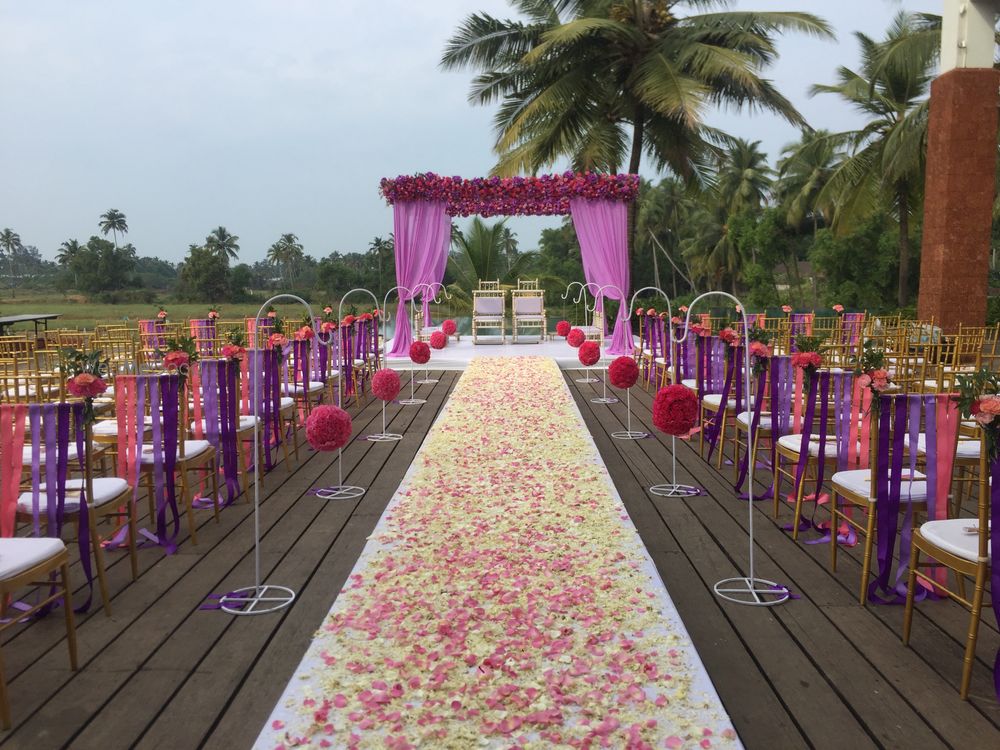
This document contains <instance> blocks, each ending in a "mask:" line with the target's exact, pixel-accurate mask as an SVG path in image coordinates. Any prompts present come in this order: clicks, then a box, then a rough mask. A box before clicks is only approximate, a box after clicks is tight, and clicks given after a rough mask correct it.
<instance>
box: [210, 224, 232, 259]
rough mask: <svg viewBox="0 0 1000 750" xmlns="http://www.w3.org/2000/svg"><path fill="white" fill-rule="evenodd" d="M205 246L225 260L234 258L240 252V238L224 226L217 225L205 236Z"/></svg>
mask: <svg viewBox="0 0 1000 750" xmlns="http://www.w3.org/2000/svg"><path fill="white" fill-rule="evenodd" d="M205 247H206V248H208V249H209V250H211V251H212V252H213V253H215V254H216V255H217V256H219V258H221V259H222V260H224V261H226V264H227V265H228V264H229V261H231V260H236V258H238V257H239V254H240V238H239V237H237V236H236V235H235V234H230V233H229V230H228V229H226V228H225V227H224V226H221V225H220V226H217V227H216V228H215V229H213V230H212V231H211V232H209V234H208V236H207V237H206V238H205Z"/></svg>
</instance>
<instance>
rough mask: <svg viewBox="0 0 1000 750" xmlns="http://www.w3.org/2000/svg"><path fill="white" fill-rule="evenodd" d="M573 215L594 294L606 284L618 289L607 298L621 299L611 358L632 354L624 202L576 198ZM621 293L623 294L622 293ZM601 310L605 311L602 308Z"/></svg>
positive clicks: (572, 203)
mask: <svg viewBox="0 0 1000 750" xmlns="http://www.w3.org/2000/svg"><path fill="white" fill-rule="evenodd" d="M569 209H570V215H571V216H572V217H573V226H574V228H575V229H576V236H577V237H578V238H579V240H580V255H581V256H582V258H583V272H584V276H585V277H586V279H587V282H588V283H590V284H592V285H596V286H591V291H596V290H597V288H599V287H602V286H604V285H605V284H614V285H615V286H616V287H617V289H605V290H604V291H603V292H602V294H603V296H606V297H610V298H611V299H617V300H619V302H620V303H621V304H620V305H619V307H618V320H617V321H616V322H615V330H614V333H613V334H612V336H611V344H610V345H609V346H608V347H607V348H606V351H607V353H608V354H616V355H617V354H631V353H632V351H633V349H634V346H633V343H632V329H631V326H630V325H629V319H628V291H629V273H628V214H627V208H626V205H625V203H623V202H621V201H608V200H599V201H591V200H586V199H584V198H573V199H572V200H570V202H569ZM619 290H620V292H619ZM598 309H601V308H600V307H598Z"/></svg>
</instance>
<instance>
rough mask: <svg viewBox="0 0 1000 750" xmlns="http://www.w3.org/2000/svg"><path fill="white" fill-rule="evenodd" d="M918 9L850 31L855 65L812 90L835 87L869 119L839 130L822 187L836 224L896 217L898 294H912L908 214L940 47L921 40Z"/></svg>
mask: <svg viewBox="0 0 1000 750" xmlns="http://www.w3.org/2000/svg"><path fill="white" fill-rule="evenodd" d="M926 23H927V19H926V17H924V16H914V15H912V14H909V13H906V12H905V11H901V12H900V13H898V14H897V15H896V17H895V19H893V22H892V23H891V24H890V26H889V29H888V31H887V33H886V38H885V39H884V40H883V41H881V42H876V41H875V40H873V39H871V38H870V37H868V36H866V35H864V34H861V33H856V34H855V36H856V38H857V40H858V43H859V44H860V45H861V70H860V72H855V71H853V70H850V69H849V68H846V67H841V68H839V69H838V70H837V83H836V84H833V85H829V86H824V85H815V86H813V87H812V90H811V91H812V93H813V94H835V95H837V96H839V97H841V98H842V99H844V100H846V101H848V102H849V103H851V104H852V105H854V108H855V109H856V110H857V111H859V112H860V113H861V114H863V115H864V116H865V117H866V118H867V122H866V123H865V124H864V126H863V127H861V128H860V129H858V130H854V131H850V132H846V133H842V134H840V135H841V137H843V138H844V140H845V142H846V143H848V144H849V146H850V155H849V156H848V157H847V158H846V159H844V160H843V161H842V162H841V163H840V164H839V166H838V167H837V169H836V170H835V171H834V172H833V174H832V175H831V176H830V179H829V181H828V182H827V184H826V186H825V187H824V188H823V189H822V190H821V191H820V193H819V195H818V200H819V201H821V202H827V201H830V202H832V203H833V204H834V205H835V213H834V219H833V227H834V230H836V231H838V232H846V231H848V230H850V228H852V227H853V226H855V225H856V224H857V222H858V221H860V220H861V219H863V218H865V217H866V216H868V215H870V214H872V213H873V212H875V211H877V210H880V209H883V208H888V209H889V210H890V211H891V212H892V214H894V215H895V217H896V220H897V221H898V222H899V282H898V293H897V297H898V299H897V301H898V303H899V305H900V306H901V307H902V306H905V305H906V304H908V302H909V299H910V289H909V275H910V213H911V212H912V211H914V210H915V208H918V207H919V205H920V195H921V192H922V190H923V185H924V165H925V156H926V145H927V114H928V100H927V94H928V89H929V87H930V81H931V78H932V75H933V71H934V64H935V61H936V59H937V55H938V51H937V50H936V49H935V48H934V47H933V46H932V45H929V44H927V43H926V42H927V32H926V30H925V26H926Z"/></svg>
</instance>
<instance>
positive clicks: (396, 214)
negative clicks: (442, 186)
mask: <svg viewBox="0 0 1000 750" xmlns="http://www.w3.org/2000/svg"><path fill="white" fill-rule="evenodd" d="M446 209H447V204H446V203H445V202H444V201H398V202H396V203H395V204H393V230H394V232H395V248H396V283H397V284H398V285H399V286H402V287H406V288H407V289H414V288H415V287H416V286H417V285H418V284H434V283H435V282H440V281H442V280H443V279H444V269H445V265H446V264H447V262H448V241H449V239H450V238H451V222H450V221H449V219H448V213H447V210H446ZM423 291H424V292H425V293H426V291H427V290H426V289H425V290H423ZM413 296H414V295H411V294H409V293H407V292H406V290H405V289H400V290H399V304H398V306H397V308H396V332H395V334H394V335H393V338H392V348H391V349H390V350H389V353H388V356H390V357H408V356H409V355H410V344H411V343H413V331H412V329H411V326H410V317H409V315H408V314H407V303H408V302H409V301H410V299H411V298H412V297H413ZM431 296H433V295H431Z"/></svg>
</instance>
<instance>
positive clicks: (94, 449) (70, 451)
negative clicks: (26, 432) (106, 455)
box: [21, 440, 107, 469]
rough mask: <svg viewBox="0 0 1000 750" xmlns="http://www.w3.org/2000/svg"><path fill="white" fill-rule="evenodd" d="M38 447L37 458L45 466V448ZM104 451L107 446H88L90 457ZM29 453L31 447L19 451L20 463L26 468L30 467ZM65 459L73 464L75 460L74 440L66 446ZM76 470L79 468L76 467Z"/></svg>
mask: <svg viewBox="0 0 1000 750" xmlns="http://www.w3.org/2000/svg"><path fill="white" fill-rule="evenodd" d="M40 447H41V450H40V451H39V452H38V458H39V461H40V463H42V464H43V465H44V464H45V456H46V453H47V451H46V450H45V446H44V445H42V446H40ZM104 450H107V446H106V445H94V444H93V443H91V445H90V454H91V455H92V456H96V455H98V454H100V453H101V452H102V451H104ZM31 453H32V446H31V445H25V446H24V448H23V449H22V451H21V463H23V464H25V465H26V466H30V465H31ZM66 457H67V459H66V460H67V461H69V462H73V461H76V460H77V453H76V440H70V441H69V445H68V446H67V450H66ZM69 468H70V469H73V468H74V467H73V466H70V467H69ZM76 468H79V467H76Z"/></svg>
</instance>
